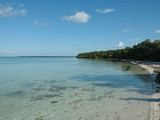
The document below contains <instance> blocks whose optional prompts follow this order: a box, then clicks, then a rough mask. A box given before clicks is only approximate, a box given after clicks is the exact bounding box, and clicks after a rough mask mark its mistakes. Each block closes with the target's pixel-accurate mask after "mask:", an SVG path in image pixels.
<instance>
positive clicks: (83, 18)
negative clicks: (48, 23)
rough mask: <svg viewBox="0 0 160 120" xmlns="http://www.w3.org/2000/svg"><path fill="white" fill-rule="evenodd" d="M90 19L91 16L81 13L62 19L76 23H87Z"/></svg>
mask: <svg viewBox="0 0 160 120" xmlns="http://www.w3.org/2000/svg"><path fill="white" fill-rule="evenodd" d="M90 18H91V16H90V15H89V14H87V13H85V12H84V11H82V12H77V13H76V14H74V15H71V16H65V17H63V18H62V19H63V20H67V21H70V22H76V23H87V22H88V20H89V19H90Z"/></svg>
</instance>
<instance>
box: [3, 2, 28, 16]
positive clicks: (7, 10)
mask: <svg viewBox="0 0 160 120" xmlns="http://www.w3.org/2000/svg"><path fill="white" fill-rule="evenodd" d="M26 12H27V10H26V9H14V8H13V7H12V6H3V5H1V4H0V17H10V16H15V15H25V14H26Z"/></svg>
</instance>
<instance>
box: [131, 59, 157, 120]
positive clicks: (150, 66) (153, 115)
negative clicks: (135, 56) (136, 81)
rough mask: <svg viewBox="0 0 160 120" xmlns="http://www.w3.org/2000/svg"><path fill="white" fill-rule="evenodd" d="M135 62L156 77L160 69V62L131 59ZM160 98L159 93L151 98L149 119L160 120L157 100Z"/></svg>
mask: <svg viewBox="0 0 160 120" xmlns="http://www.w3.org/2000/svg"><path fill="white" fill-rule="evenodd" d="M131 63H133V64H137V65H139V66H141V67H142V68H144V69H146V70H147V71H148V72H149V74H151V75H153V76H154V77H155V75H156V71H160V63H158V62H143V61H131ZM158 99H160V95H159V93H153V95H152V98H151V107H150V113H149V120H160V106H159V103H158V102H157V101H156V100H158Z"/></svg>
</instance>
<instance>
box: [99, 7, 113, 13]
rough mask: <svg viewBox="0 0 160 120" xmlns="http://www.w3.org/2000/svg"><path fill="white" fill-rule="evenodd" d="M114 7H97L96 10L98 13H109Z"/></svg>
mask: <svg viewBox="0 0 160 120" xmlns="http://www.w3.org/2000/svg"><path fill="white" fill-rule="evenodd" d="M114 11H115V9H111V8H107V9H97V10H96V12H98V13H110V12H114Z"/></svg>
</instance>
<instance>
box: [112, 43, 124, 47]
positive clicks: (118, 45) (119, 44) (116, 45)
mask: <svg viewBox="0 0 160 120" xmlns="http://www.w3.org/2000/svg"><path fill="white" fill-rule="evenodd" d="M124 45H125V44H124V43H123V42H119V43H118V44H115V45H114V47H115V48H119V47H123V46H124Z"/></svg>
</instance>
